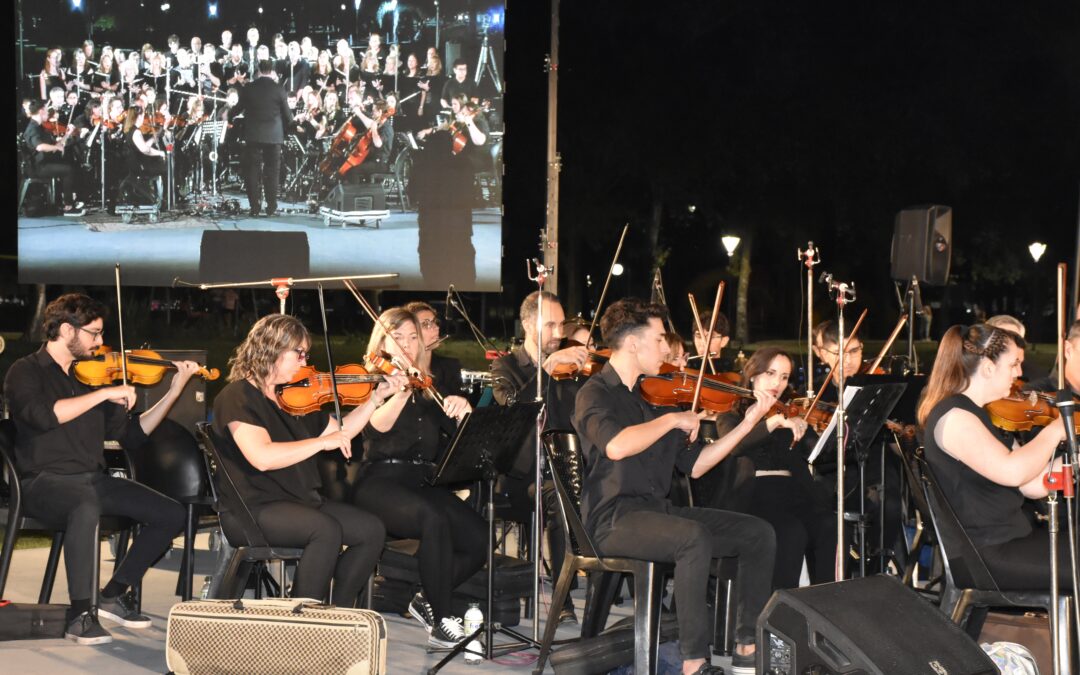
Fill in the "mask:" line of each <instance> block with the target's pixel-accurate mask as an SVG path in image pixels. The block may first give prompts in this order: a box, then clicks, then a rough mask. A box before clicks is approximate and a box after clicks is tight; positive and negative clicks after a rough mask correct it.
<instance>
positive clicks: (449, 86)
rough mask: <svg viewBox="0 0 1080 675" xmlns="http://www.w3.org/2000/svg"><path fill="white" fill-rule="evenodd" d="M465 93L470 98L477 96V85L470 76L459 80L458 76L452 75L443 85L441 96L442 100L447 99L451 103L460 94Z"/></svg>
mask: <svg viewBox="0 0 1080 675" xmlns="http://www.w3.org/2000/svg"><path fill="white" fill-rule="evenodd" d="M461 95H464V96H466V97H468V98H469V99H470V100H471V99H472V98H473V97H475V96H476V85H475V84H473V81H472V80H470V79H469V78H468V77H466V78H465V81H464V82H458V81H457V78H456V77H451V78H449V79H448V80H446V84H444V85H443V88H442V95H441V96H440V97H439V100H440V101H446V102H447V103H450V102H451V101H453V99H455V98H456V97H458V96H461Z"/></svg>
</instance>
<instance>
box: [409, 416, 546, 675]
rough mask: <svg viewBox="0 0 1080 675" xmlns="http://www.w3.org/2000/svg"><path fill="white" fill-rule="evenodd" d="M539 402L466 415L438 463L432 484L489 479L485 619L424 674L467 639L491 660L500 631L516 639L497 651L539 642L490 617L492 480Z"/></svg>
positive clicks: (532, 422)
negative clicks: (477, 643)
mask: <svg viewBox="0 0 1080 675" xmlns="http://www.w3.org/2000/svg"><path fill="white" fill-rule="evenodd" d="M541 405H543V404H542V403H539V402H535V401H528V402H523V403H517V404H514V405H512V406H486V407H483V408H477V409H475V410H473V411H472V413H470V414H468V415H466V416H465V419H463V420H462V421H461V424H459V425H458V428H457V432H456V433H455V434H454V437H453V439H451V441H450V445H449V446H447V448H446V450H445V451H444V452H443V454H442V457H441V458H440V459H439V461H438V462H436V465H435V467H436V468H435V475H434V477H433V478H432V479H431V480H430V483H431V484H432V485H450V484H458V483H464V482H472V481H483V482H485V483H487V490H488V497H487V524H488V548H487V612H486V613H485V614H484V622H483V624H482V625H481V626H480V628H479V629H477V630H476V631H475V632H473V634H472V635H469V636H467V637H466V638H465V639H464V640H462V641H461V643H460V644H458V645H457V646H456V647H454V648H453V649H452V650H450V653H449V654H447V655H446V656H445V657H443V659H442V660H441V661H439V662H438V663H437V664H435V665H434V666H433V667H432V668H431V669H430V670H428V675H434V674H435V673H437V672H439V670H441V669H442V667H443V666H445V665H446V664H447V663H449V662H450V661H451V660H453V658H454V657H455V656H457V655H458V654H460V653H462V652H464V651H465V648H466V647H467V646H468V645H469V643H470V642H472V641H473V640H475V639H476V638H478V637H480V634H481V633H483V634H484V638H485V642H484V658H486V659H488V660H489V661H490V660H491V659H492V658H494V644H493V640H492V636H493V635H494V633H496V632H499V633H502V634H504V635H506V636H508V637H510V638H513V639H515V640H518V642H516V643H513V644H509V645H500V646H499V649H500V650H503V649H506V650H510V651H513V650H516V649H520V648H521V647H526V646H537V645H536V644H535V643H534V642H533V641H532V640H530V639H529V638H527V637H525V636H524V635H521V634H520V633H518V632H516V631H513V630H510V629H509V628H506V627H503V626H498V627H495V626H494V625H493V622H492V620H491V615H492V611H493V609H494V600H493V598H494V593H495V478H496V477H497V476H498V475H499V474H500V473H508V472H509V471H510V469H511V468H512V467H513V464H514V459H515V457H516V456H517V452H518V450H520V448H521V446H522V445H523V444H524V443H525V440H526V438H527V437H528V436H529V434H532V433H535V431H536V417H537V415H539V414H540V406H541Z"/></svg>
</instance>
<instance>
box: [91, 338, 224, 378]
mask: <svg viewBox="0 0 1080 675" xmlns="http://www.w3.org/2000/svg"><path fill="white" fill-rule="evenodd" d="M121 358H122V357H121V355H120V352H114V351H113V350H112V348H111V347H106V346H105V345H102V346H100V347H98V348H97V350H95V351H94V355H93V356H91V357H90V358H88V359H82V360H80V361H78V362H76V363H75V377H76V378H77V379H78V380H79V382H82V383H83V384H85V385H87V386H90V387H101V386H104V385H107V384H111V383H113V382H115V381H116V380H121V379H123V377H124V366H123V364H122V363H121ZM126 360H127V374H128V379H129V380H130V381H131V383H132V384H143V385H155V384H157V383H158V382H161V378H162V377H164V376H165V371H166V370H169V369H170V368H176V364H174V363H173V362H172V361H169V360H166V359H163V358H161V354H158V353H157V352H155V351H151V350H149V349H132V350H130V351H128V352H127V359H126ZM196 372H197V374H198V375H200V376H202V377H203V378H204V379H206V380H216V379H218V377H220V376H221V373H220V372H219V371H218V369H217V368H209V369H207V368H205V367H203V368H199V370H198V371H196Z"/></svg>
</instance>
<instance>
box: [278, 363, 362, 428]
mask: <svg viewBox="0 0 1080 675" xmlns="http://www.w3.org/2000/svg"><path fill="white" fill-rule="evenodd" d="M332 377H333V380H334V381H335V382H336V383H337V396H338V400H339V401H340V403H341V405H352V406H357V405H362V404H363V403H364V402H365V401H367V400H368V398H370V397H371V392H372V390H374V388H375V387H376V386H377V385H378V383H379V382H382V380H383V375H382V373H375V374H371V373H369V372H368V370H367V369H366V368H364V367H363V366H361V365H357V364H352V363H350V364H345V365H341V366H338V367H337V368H335V369H334V374H333V376H332ZM330 380H331V375H330V373H322V372H319V371H318V370H316V369H315V367H314V366H304V367H302V368H300V370H299V371H298V372H297V375H296V378H294V379H293V380H292V381H291V382H289V383H287V384H279V385H277V387H275V392H274V393H275V394H276V395H277V402H278V405H280V406H281V409H282V410H284V411H285V412H287V413H289V414H290V415H307V414H308V413H313V412H315V411H316V410H318V409H319V408H321V407H323V406H324V405H326V404H327V403H330V402H332V401H333V400H334V387H333V386H332V384H331V381H330Z"/></svg>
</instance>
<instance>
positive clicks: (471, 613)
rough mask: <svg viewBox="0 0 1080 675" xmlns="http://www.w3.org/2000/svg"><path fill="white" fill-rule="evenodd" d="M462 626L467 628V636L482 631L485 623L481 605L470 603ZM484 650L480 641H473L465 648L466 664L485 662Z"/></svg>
mask: <svg viewBox="0 0 1080 675" xmlns="http://www.w3.org/2000/svg"><path fill="white" fill-rule="evenodd" d="M463 619H464V620H463V621H462V626H463V627H464V628H465V634H466V635H472V634H473V633H475V632H476V631H478V630H480V627H481V626H482V625H483V623H484V613H483V612H481V611H480V603H478V602H470V603H469V609H468V611H467V612H465V616H464V617H463ZM483 653H484V648H483V646H482V645H481V644H480V641H479V640H471V641H470V642H469V644H468V645H467V646H466V647H465V663H469V664H477V663H480V662H481V661H483V660H484V656H483Z"/></svg>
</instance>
